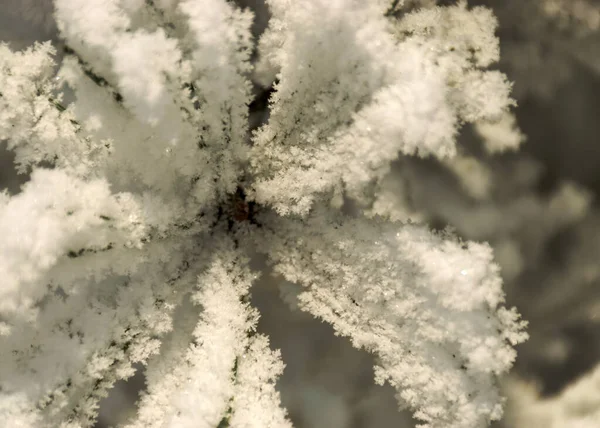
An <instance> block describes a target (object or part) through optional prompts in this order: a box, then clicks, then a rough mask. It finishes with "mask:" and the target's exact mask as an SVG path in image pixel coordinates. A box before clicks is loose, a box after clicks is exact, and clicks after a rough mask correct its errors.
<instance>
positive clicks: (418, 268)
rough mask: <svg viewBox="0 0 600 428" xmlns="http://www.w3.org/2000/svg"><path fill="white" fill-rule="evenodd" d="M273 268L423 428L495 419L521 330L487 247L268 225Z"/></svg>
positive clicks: (403, 230) (341, 223)
mask: <svg viewBox="0 0 600 428" xmlns="http://www.w3.org/2000/svg"><path fill="white" fill-rule="evenodd" d="M265 220H266V221H268V224H269V225H270V227H272V229H270V232H268V233H267V235H266V237H262V235H259V236H260V238H258V239H259V240H262V239H264V240H265V241H264V242H265V243H267V244H268V248H269V249H268V253H269V255H270V257H271V259H272V260H273V262H274V264H275V270H276V271H277V272H279V273H281V274H283V276H284V277H285V278H286V279H287V280H289V281H293V282H298V283H300V284H302V285H304V286H305V287H306V291H305V292H303V293H302V294H301V295H300V297H299V298H300V302H301V307H302V308H303V309H304V310H306V311H308V312H310V313H312V314H313V315H315V316H318V317H320V318H322V319H324V320H326V321H328V322H330V323H331V324H332V325H333V326H334V328H335V329H336V331H337V332H338V333H339V334H342V335H344V336H348V337H350V339H351V340H352V342H353V344H354V345H355V346H356V347H359V348H365V349H367V350H369V351H371V352H373V353H375V354H376V355H377V357H378V359H379V363H378V367H377V368H376V378H377V380H378V381H379V382H383V381H385V380H387V381H389V382H390V383H391V384H392V385H393V386H395V387H396V388H397V389H398V398H399V400H400V402H401V403H406V404H408V405H409V406H410V407H411V408H412V410H413V411H414V412H415V413H414V415H415V417H416V418H417V419H419V420H422V421H423V422H425V424H424V425H422V426H423V427H428V428H473V427H479V426H485V424H486V423H487V422H489V421H490V420H495V419H498V418H499V417H500V416H501V413H502V411H501V403H502V400H501V398H500V396H499V394H498V391H496V390H495V388H494V384H495V383H496V381H497V377H498V376H499V375H500V374H502V373H504V372H506V371H507V370H508V369H509V368H510V367H511V365H512V363H513V361H514V358H515V355H516V354H515V351H514V349H513V348H512V345H514V344H516V343H519V342H522V341H523V340H525V339H526V337H527V335H526V334H525V333H523V332H522V328H523V327H524V323H523V322H520V321H519V320H518V315H517V314H516V312H514V309H512V310H507V309H506V308H504V307H503V306H501V304H502V303H503V301H504V295H503V293H502V290H501V279H500V277H499V276H498V269H497V267H496V265H495V264H494V263H493V261H492V254H491V250H490V248H489V246H487V245H483V244H476V243H473V242H469V243H465V244H461V243H460V242H458V241H456V240H455V239H453V238H451V237H449V236H443V235H442V236H438V235H435V234H433V233H431V232H430V231H429V230H427V229H426V228H424V227H422V226H414V225H410V224H407V225H401V224H395V225H394V224H389V223H388V224H385V223H383V222H380V221H371V222H367V221H364V220H362V219H360V220H359V219H355V220H354V219H347V218H342V217H339V216H336V215H333V214H332V213H331V212H328V211H327V210H324V209H322V208H319V209H317V210H316V211H315V212H314V213H313V214H311V215H310V216H309V217H308V218H307V219H306V220H304V221H299V220H292V219H289V220H286V219H283V218H272V217H269V218H268V220H267V219H265Z"/></svg>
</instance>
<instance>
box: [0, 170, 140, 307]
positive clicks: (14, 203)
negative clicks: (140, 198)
mask: <svg viewBox="0 0 600 428" xmlns="http://www.w3.org/2000/svg"><path fill="white" fill-rule="evenodd" d="M121 196H125V197H126V196H127V195H121ZM119 198H120V196H119V195H116V196H114V195H111V193H110V190H109V188H108V184H107V183H106V182H105V181H103V180H95V181H91V182H83V181H80V180H78V179H77V178H75V177H72V176H69V175H67V174H65V173H64V172H63V171H61V170H36V171H34V173H33V174H32V177H31V181H29V182H28V183H27V184H26V186H25V188H24V189H23V193H21V194H19V195H17V196H14V197H13V198H11V199H9V200H8V201H7V202H6V203H5V204H4V205H3V206H2V207H0V236H2V240H0V260H1V261H0V277H2V287H0V314H1V315H3V316H15V315H17V314H18V313H20V312H24V311H25V312H26V311H27V310H28V309H30V308H31V306H33V305H34V304H35V303H37V302H38V301H39V300H40V299H41V298H42V297H43V296H44V294H46V293H47V292H48V289H47V284H46V283H45V282H44V281H43V278H44V275H45V274H47V273H48V271H49V270H50V269H51V268H52V267H53V266H54V265H56V264H57V263H59V262H60V260H61V258H66V257H67V255H68V254H75V255H80V254H81V253H80V252H84V251H97V250H102V249H104V248H106V247H108V246H111V247H112V246H127V247H136V246H138V247H139V246H141V242H140V239H141V238H142V237H143V236H144V235H143V233H144V229H143V227H141V226H140V224H141V222H140V221H139V218H138V217H139V215H140V213H139V212H137V211H136V210H137V208H136V206H135V204H132V202H133V201H130V202H127V199H122V200H120V199H119ZM122 201H124V202H127V203H125V204H124V203H123V202H122ZM136 218H138V221H137V225H136V221H135V219H136ZM108 224H110V225H112V227H111V228H107V227H106V226H107V225H108Z"/></svg>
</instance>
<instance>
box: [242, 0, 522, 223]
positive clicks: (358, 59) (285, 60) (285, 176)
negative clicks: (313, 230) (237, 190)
mask: <svg viewBox="0 0 600 428" xmlns="http://www.w3.org/2000/svg"><path fill="white" fill-rule="evenodd" d="M268 3H269V5H270V6H271V9H272V12H273V18H272V20H273V22H274V24H273V28H276V29H277V31H274V30H267V32H266V33H265V34H264V35H263V36H262V39H261V44H260V47H261V53H262V62H261V63H260V64H259V73H260V75H263V74H265V73H266V74H268V73H269V71H268V70H269V69H270V68H271V69H279V70H280V71H279V73H278V78H279V80H280V82H279V83H277V85H276V89H277V91H276V92H275V94H274V95H273V97H272V99H271V103H272V109H271V114H270V117H269V123H268V124H267V125H265V126H263V127H262V128H261V129H260V130H258V132H256V134H255V136H254V147H253V152H252V158H253V159H255V160H251V161H252V165H253V167H254V172H255V174H256V175H257V178H258V179H257V181H256V183H255V188H254V190H255V195H254V196H255V198H256V200H257V201H258V202H261V203H265V204H269V205H271V206H272V207H274V208H275V209H276V210H277V211H278V212H279V213H280V214H283V215H286V214H290V213H293V214H300V215H305V214H307V212H308V211H309V209H310V207H311V206H312V204H313V202H314V201H315V200H319V199H323V198H328V199H331V198H332V195H331V193H332V192H333V194H334V195H335V194H339V193H340V189H341V188H342V187H344V188H346V190H347V191H348V192H349V193H350V195H351V196H353V197H355V198H359V199H360V194H361V190H362V189H364V188H365V187H366V186H367V185H368V184H369V183H370V182H372V181H376V180H379V179H381V178H382V177H383V175H385V174H386V173H387V172H388V169H389V163H390V162H391V161H393V160H394V159H395V158H396V157H397V156H398V154H403V155H415V154H416V155H419V156H435V157H438V158H446V157H448V156H453V155H454V154H455V153H456V147H455V135H456V133H457V130H458V127H459V124H460V123H462V122H464V121H467V122H472V121H476V120H482V119H495V118H499V117H500V115H502V114H503V112H504V111H505V110H506V109H507V107H509V106H510V105H512V104H513V101H512V100H511V99H510V97H509V93H510V88H511V86H510V84H509V83H508V81H507V80H506V77H505V76H504V75H503V74H501V73H499V72H496V71H483V70H481V68H484V67H487V66H489V65H490V64H491V63H493V62H494V61H497V60H498V41H497V39H496V37H495V36H494V30H495V27H496V21H495V19H494V17H493V15H492V14H491V13H490V12H489V11H488V10H487V9H483V8H474V9H472V10H467V9H466V6H465V4H464V3H461V4H459V5H458V6H453V7H447V8H431V9H424V10H421V11H417V12H413V13H409V14H408V15H406V16H404V17H402V18H401V19H399V20H398V21H397V22H395V23H394V24H393V26H392V25H391V24H390V23H388V22H387V21H386V20H385V18H384V17H383V15H382V13H381V11H382V10H381V8H382V7H384V6H385V4H384V3H381V4H379V3H377V2H357V1H353V0H338V1H334V2H323V1H319V0H311V1H307V2H303V3H302V5H301V6H299V5H298V4H295V3H289V2H286V1H283V0H271V1H270V2H268ZM317 26H320V27H324V28H327V29H328V30H325V31H323V30H322V29H319V31H317V30H315V27H317ZM265 158H266V159H268V161H267V162H265Z"/></svg>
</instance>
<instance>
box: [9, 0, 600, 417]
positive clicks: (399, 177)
mask: <svg viewBox="0 0 600 428" xmlns="http://www.w3.org/2000/svg"><path fill="white" fill-rule="evenodd" d="M238 3H240V4H244V5H248V6H250V7H252V8H253V9H254V10H255V12H256V21H255V25H254V32H255V34H256V35H258V34H260V32H261V31H262V30H263V29H264V26H265V24H266V21H267V20H268V13H267V10H266V8H265V7H264V5H263V4H262V3H261V2H260V1H259V0H256V1H253V0H247V1H239V2H238ZM421 3H423V2H421ZM431 3H434V1H433V0H432V1H431ZM439 3H440V4H449V3H452V2H450V1H439ZM474 3H476V2H471V3H470V4H474ZM479 3H480V4H485V5H487V6H489V7H491V8H492V9H493V10H494V12H495V13H496V15H497V16H498V18H499V20H500V29H499V32H498V34H499V37H500V41H501V49H502V50H501V64H500V69H501V70H503V71H504V72H506V73H507V74H508V76H509V79H510V80H512V81H514V82H515V86H514V91H513V96H514V97H515V98H516V99H517V101H518V107H517V108H516V109H515V114H516V119H517V123H518V126H519V128H520V129H521V131H522V132H523V134H524V135H525V137H526V143H525V144H523V146H522V147H521V149H520V151H518V152H516V153H505V154H496V155H494V156H490V155H489V154H488V153H486V152H485V151H484V150H482V148H481V142H480V139H479V134H478V132H476V131H475V130H473V129H472V128H469V127H467V128H464V129H463V131H462V135H461V138H462V139H464V142H463V146H464V147H466V148H467V149H466V150H465V152H464V153H461V155H460V156H459V157H458V158H457V159H456V161H453V162H448V163H446V164H441V163H440V162H437V161H433V160H419V159H406V158H404V159H403V160H402V161H398V165H397V166H398V168H397V171H396V172H397V173H396V174H394V175H393V177H392V179H390V180H389V182H387V183H386V186H388V187H387V191H389V192H390V193H392V194H394V195H396V196H397V198H398V201H399V204H402V205H403V206H404V205H406V201H407V200H408V201H410V205H409V206H410V207H411V209H412V210H411V212H408V213H404V214H405V215H406V216H407V217H411V218H415V219H422V220H425V221H427V222H428V223H429V224H430V225H432V226H434V227H436V228H440V229H441V228H443V227H444V226H446V225H447V224H450V225H452V226H453V227H455V228H456V229H457V232H458V233H459V234H460V235H461V236H463V237H465V238H467V239H472V240H479V241H488V242H490V244H492V246H493V247H494V249H495V251H496V257H497V260H498V262H499V263H500V264H501V266H502V269H503V271H502V272H503V278H504V281H505V285H504V287H505V291H506V293H507V298H508V304H509V305H516V306H517V307H518V309H519V311H520V312H521V314H522V315H523V318H524V319H526V320H528V321H529V323H530V324H529V329H528V332H529V334H530V339H529V341H527V342H526V343H525V344H523V345H520V347H519V348H518V353H519V355H518V358H517V362H516V365H515V368H514V369H513V370H512V372H511V375H510V376H509V378H507V379H506V381H505V384H504V386H503V387H504V393H505V395H507V396H508V397H509V401H508V404H507V411H506V416H505V419H504V420H503V421H502V422H501V423H498V424H497V425H498V426H502V427H506V428H528V427H532V426H544V427H546V426H548V427H555V428H559V427H567V426H576V425H575V423H581V424H582V425H580V426H582V427H583V426H586V427H587V426H589V427H592V426H600V374H595V372H594V370H596V366H597V365H598V364H599V363H600V340H598V339H599V338H600V335H599V334H598V322H599V321H600V289H599V288H598V287H599V285H600V284H599V280H600V264H599V263H598V259H599V257H600V216H599V215H598V206H597V200H598V194H599V192H600V144H598V136H599V132H600V122H598V120H597V119H598V117H599V115H600V101H599V100H600V78H599V77H600V43H599V42H600V3H597V2H593V1H591V0H587V1H580V0H572V1H570V0H535V1H533V0H532V1H522V0H503V1H500V0H497V1H495V0H487V1H481V2H479ZM55 32H56V29H55V26H54V24H53V21H52V17H51V5H50V4H49V2H47V1H46V0H0V40H6V41H10V42H11V47H12V48H24V47H26V46H28V45H30V44H31V43H32V41H34V40H48V39H52V40H55V41H56V38H55ZM255 90H256V91H257V92H260V91H263V92H265V91H266V90H267V89H265V88H261V87H260V85H258V84H257V85H256V88H255ZM261 108H262V110H261ZM251 113H252V114H253V120H255V121H256V123H260V122H261V121H262V120H263V116H264V113H265V111H264V106H262V107H257V108H256V109H255V111H253V112H251ZM479 132H481V131H479ZM11 162H12V159H11V155H10V153H8V152H6V153H4V152H3V153H2V158H1V167H0V180H1V183H2V186H3V187H7V188H9V189H10V191H11V192H15V193H16V192H18V189H19V185H20V183H22V182H24V181H25V179H24V178H23V177H18V176H17V175H16V174H15V173H14V172H13V170H12V165H11ZM421 189H427V191H422V190H421ZM432 189H435V191H433V190H432ZM378 209H379V210H380V211H381V212H386V210H390V209H391V208H390V207H385V206H381V207H378ZM398 215H399V214H398ZM254 262H255V263H258V264H260V263H262V262H263V261H262V260H261V259H260V258H257V259H256V260H255V261H254ZM282 281H283V280H282V279H281V278H278V277H269V276H267V275H265V276H263V277H262V278H261V280H260V281H259V283H258V284H257V285H255V286H254V288H253V291H252V296H253V297H252V301H253V303H254V304H255V305H256V306H257V307H258V308H259V309H260V311H261V314H262V315H261V319H260V323H259V328H260V330H261V331H263V332H265V333H267V334H268V335H269V336H270V338H271V344H272V346H273V347H274V348H280V349H281V351H282V356H283V360H284V361H285V362H286V370H285V372H284V375H283V376H282V378H281V379H280V382H279V386H280V390H281V393H282V402H283V405H284V406H285V407H287V409H288V411H289V413H290V416H291V418H292V420H293V422H294V423H295V426H297V427H298V428H309V427H310V428H344V427H349V428H350V427H351V428H359V427H382V428H383V427H403V426H406V427H410V426H413V422H412V420H411V417H410V415H409V414H402V413H399V412H398V410H397V404H396V401H395V400H394V398H393V393H392V389H391V388H389V387H380V386H377V385H375V384H374V383H373V380H372V379H373V372H372V358H371V356H370V355H368V354H367V353H364V352H360V351H357V350H356V349H353V348H352V347H351V345H350V344H349V342H348V341H347V340H346V339H342V338H339V337H334V336H333V332H332V329H331V328H330V327H329V326H327V325H325V324H322V323H319V322H318V321H317V320H315V319H314V318H312V317H311V316H310V315H307V314H305V313H302V312H300V311H295V310H294V309H293V299H292V300H289V299H288V301H289V302H290V304H289V305H288V304H286V303H285V302H286V298H285V294H286V293H289V295H293V294H294V292H295V291H294V286H293V285H289V286H287V285H284V286H282V287H276V285H277V284H279V283H281V282H282ZM281 295H283V297H284V298H283V299H282V298H281V297H282V296H281ZM282 314H284V315H282ZM598 367H600V366H598ZM598 370H600V369H598ZM594 376H595V377H594ZM595 379H599V380H598V381H595ZM142 382H143V378H142V376H141V375H136V376H135V377H134V378H132V379H131V380H130V381H129V382H127V383H121V384H119V385H118V386H117V387H116V388H115V390H114V392H113V393H112V394H111V396H110V397H109V398H108V399H106V400H105V401H104V403H103V404H102V407H101V417H100V421H99V423H98V427H107V426H109V425H110V424H113V423H116V421H118V420H121V419H122V418H123V417H125V416H127V414H128V412H131V411H132V409H133V404H134V402H135V400H136V398H137V391H138V390H139V388H140V385H142ZM583 423H589V424H590V425H583ZM552 424H555V425H552ZM577 426H579V425H577Z"/></svg>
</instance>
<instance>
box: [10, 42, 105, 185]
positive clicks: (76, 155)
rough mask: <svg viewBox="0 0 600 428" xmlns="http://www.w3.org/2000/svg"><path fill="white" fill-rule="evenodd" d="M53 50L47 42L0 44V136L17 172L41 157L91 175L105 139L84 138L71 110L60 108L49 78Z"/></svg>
mask: <svg viewBox="0 0 600 428" xmlns="http://www.w3.org/2000/svg"><path fill="white" fill-rule="evenodd" d="M55 53H56V52H55V49H54V48H53V47H52V46H51V45H50V43H42V44H39V43H38V44H35V45H34V46H33V47H30V48H28V49H27V50H25V51H23V52H12V51H10V49H9V48H8V46H6V45H5V44H2V43H0V140H8V148H9V149H11V150H14V151H15V153H16V160H15V163H16V164H17V167H18V168H17V170H18V171H19V172H20V173H24V172H26V171H27V167H28V166H30V165H32V164H37V163H39V162H42V161H47V162H56V165H57V166H58V167H61V168H64V169H69V170H70V171H71V172H72V173H74V174H77V175H79V176H86V175H90V174H94V167H97V166H99V165H100V164H102V162H103V161H104V160H105V158H106V156H107V154H108V150H107V147H108V146H109V143H108V142H106V141H98V142H96V141H93V140H91V139H89V138H86V137H85V136H84V135H82V132H79V131H80V128H79V126H78V125H77V123H75V122H74V121H73V119H74V117H73V113H72V111H70V110H66V111H60V110H61V107H60V103H61V101H62V100H61V96H59V95H56V94H55V93H54V92H55V91H56V89H57V86H58V82H57V80H56V79H53V78H52V76H53V73H54V67H55V63H54V61H53V58H52V57H53V56H54V55H55ZM49 101H50V102H49Z"/></svg>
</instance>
